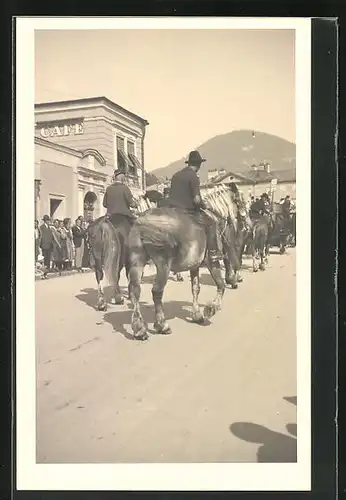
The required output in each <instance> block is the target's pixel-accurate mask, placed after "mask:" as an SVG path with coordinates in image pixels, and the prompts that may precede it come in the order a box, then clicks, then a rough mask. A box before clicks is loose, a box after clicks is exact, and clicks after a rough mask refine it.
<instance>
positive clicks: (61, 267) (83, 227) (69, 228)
mask: <svg viewBox="0 0 346 500" xmlns="http://www.w3.org/2000/svg"><path fill="white" fill-rule="evenodd" d="M88 225H89V222H87V221H85V220H84V217H83V216H79V217H78V218H77V219H76V220H75V223H74V224H72V223H71V219H70V218H65V219H64V220H59V219H51V218H50V217H49V216H48V215H44V217H43V219H42V223H41V224H40V223H39V221H37V220H36V221H35V226H34V231H35V268H36V270H37V271H38V272H39V273H41V274H42V276H43V278H47V276H48V274H49V273H52V272H53V273H57V274H59V276H61V274H62V273H63V272H65V271H71V270H73V269H75V270H76V271H77V272H79V273H82V272H84V270H85V269H88V268H91V267H92V262H91V260H92V259H91V253H90V245H89V243H88V234H87V229H88Z"/></svg>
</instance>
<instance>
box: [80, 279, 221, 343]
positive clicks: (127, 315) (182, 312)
mask: <svg viewBox="0 0 346 500" xmlns="http://www.w3.org/2000/svg"><path fill="white" fill-rule="evenodd" d="M107 288H108V289H110V287H107ZM107 288H106V289H105V295H106V296H109V297H110V298H111V291H110V290H109V292H108V294H107ZM123 291H124V290H122V292H123ZM81 292H83V293H82V294H78V295H76V296H75V297H76V298H77V299H78V300H80V301H82V302H84V303H85V304H86V305H88V306H89V307H91V308H93V309H96V310H97V307H96V299H97V290H94V289H93V288H84V289H83V290H81ZM125 292H126V293H127V289H125ZM140 305H141V312H142V316H143V319H144V321H145V322H146V323H147V324H149V323H152V322H153V321H154V305H153V304H147V303H146V302H140ZM111 307H114V308H116V309H115V310H114V311H109V312H106V313H105V312H100V314H102V315H103V316H102V317H103V320H102V322H106V323H109V324H110V325H111V326H112V328H113V331H114V332H117V333H121V334H122V335H123V336H124V337H125V338H127V339H128V340H133V335H132V333H130V330H131V326H130V325H131V321H132V306H131V304H130V302H128V303H127V310H126V309H125V310H124V306H111ZM125 307H126V306H125ZM201 307H203V305H202V304H201ZM164 310H165V316H166V319H167V320H172V319H174V318H179V319H182V320H183V321H186V322H187V323H191V322H192V320H191V314H192V313H191V302H187V301H179V300H173V301H169V302H166V303H165V304H164ZM125 325H129V329H128V330H127V329H126V328H125ZM209 325H211V322H210V321H209V320H207V319H205V322H204V323H203V324H202V325H200V326H209ZM149 333H151V334H155V331H154V330H150V331H149Z"/></svg>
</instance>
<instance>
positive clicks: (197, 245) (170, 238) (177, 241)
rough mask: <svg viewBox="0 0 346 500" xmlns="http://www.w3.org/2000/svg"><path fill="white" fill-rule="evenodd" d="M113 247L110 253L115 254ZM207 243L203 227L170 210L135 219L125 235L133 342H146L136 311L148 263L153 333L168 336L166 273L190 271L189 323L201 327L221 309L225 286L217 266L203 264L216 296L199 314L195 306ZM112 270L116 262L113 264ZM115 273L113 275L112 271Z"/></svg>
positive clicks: (154, 211)
mask: <svg viewBox="0 0 346 500" xmlns="http://www.w3.org/2000/svg"><path fill="white" fill-rule="evenodd" d="M115 247H116V245H114V246H113V253H115V252H114V251H115ZM206 251H207V239H206V230H205V227H204V226H203V225H202V224H200V223H199V222H198V221H197V220H196V219H195V218H194V217H193V216H190V215H188V214H186V213H184V212H182V211H179V210H176V209H173V208H157V209H153V210H151V211H150V212H148V213H146V214H144V215H142V216H141V217H139V218H138V219H137V220H136V222H135V223H134V225H133V227H132V229H131V231H130V235H129V295H130V300H131V303H132V305H133V314H132V322H131V325H132V331H133V334H134V338H135V339H138V340H146V339H147V338H148V332H147V325H146V323H145V322H144V320H143V317H142V314H141V310H140V304H139V301H140V295H141V276H142V272H143V268H144V266H145V265H146V263H147V262H148V261H149V260H152V261H153V262H154V265H155V267H156V277H155V282H154V284H153V287H152V297H153V302H154V306H155V322H154V329H155V331H156V333H160V334H169V333H171V331H172V330H171V327H170V326H169V325H168V323H167V322H166V319H165V315H164V312H163V307H162V297H163V292H164V289H165V286H166V284H167V280H168V277H169V273H170V272H171V271H173V272H182V271H190V278H191V286H192V296H193V305H192V321H193V322H195V323H203V322H204V320H205V318H210V317H212V316H214V314H215V313H216V312H217V311H218V310H220V309H221V302H222V298H223V295H224V292H225V283H224V280H223V278H222V275H221V268H220V264H219V263H218V262H217V263H212V262H211V261H210V259H209V258H208V257H207V259H206V262H207V266H208V269H209V271H210V274H211V276H212V278H213V280H214V282H215V284H216V286H217V294H216V297H215V299H214V300H213V302H212V303H210V304H207V305H206V306H205V308H204V312H203V313H202V312H201V310H200V307H199V304H198V296H199V293H200V283H199V268H200V266H201V264H202V262H203V261H205V256H206ZM115 266H116V261H115ZM115 272H117V271H115Z"/></svg>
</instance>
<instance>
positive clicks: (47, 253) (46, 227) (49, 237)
mask: <svg viewBox="0 0 346 500" xmlns="http://www.w3.org/2000/svg"><path fill="white" fill-rule="evenodd" d="M40 233H41V239H40V247H41V250H42V255H43V264H44V266H45V268H46V269H47V271H49V269H50V263H51V258H52V252H53V233H52V230H51V227H50V217H49V215H44V216H43V224H42V226H41V227H40Z"/></svg>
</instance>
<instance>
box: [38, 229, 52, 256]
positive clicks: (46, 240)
mask: <svg viewBox="0 0 346 500" xmlns="http://www.w3.org/2000/svg"><path fill="white" fill-rule="evenodd" d="M40 233H41V240H40V247H41V248H42V250H51V249H52V248H53V234H52V230H51V228H50V227H49V226H48V227H47V226H46V225H45V224H42V226H41V227H40Z"/></svg>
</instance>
